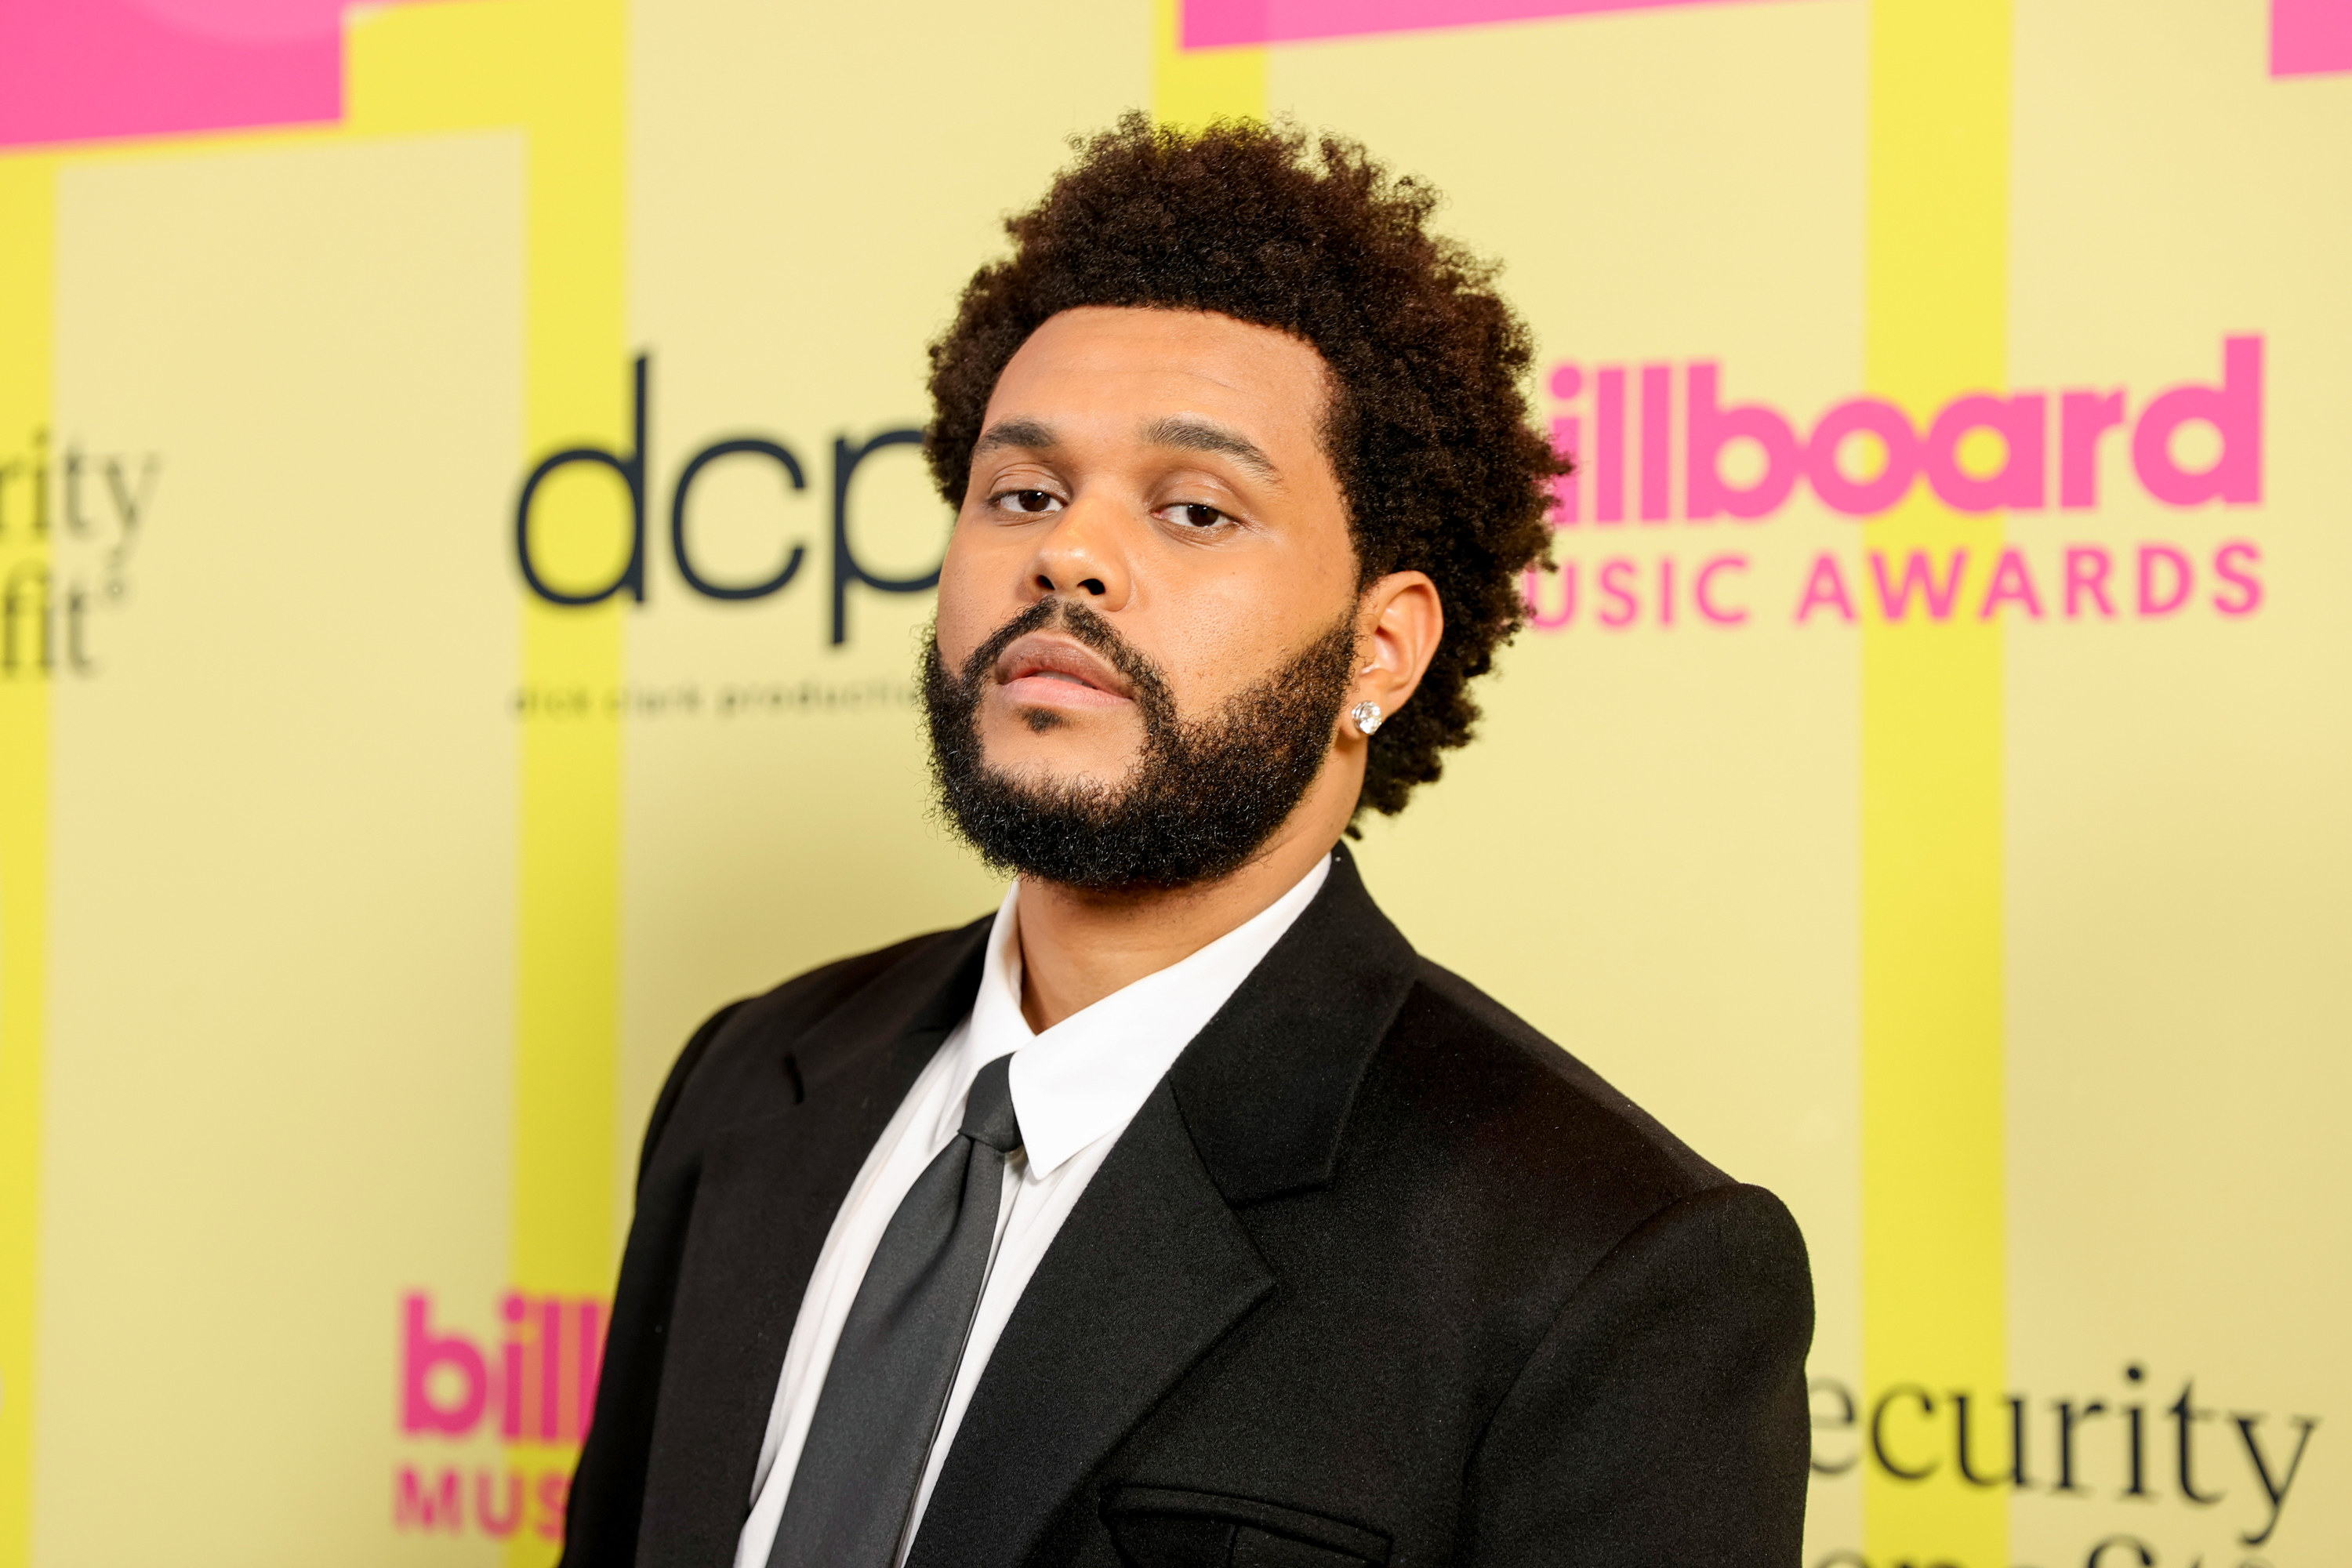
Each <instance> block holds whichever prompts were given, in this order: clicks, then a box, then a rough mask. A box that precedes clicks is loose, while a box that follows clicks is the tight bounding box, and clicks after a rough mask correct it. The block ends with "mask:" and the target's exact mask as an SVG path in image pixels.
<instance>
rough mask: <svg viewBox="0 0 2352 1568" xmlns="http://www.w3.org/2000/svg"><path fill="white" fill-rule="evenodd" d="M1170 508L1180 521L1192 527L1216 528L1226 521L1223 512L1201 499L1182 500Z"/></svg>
mask: <svg viewBox="0 0 2352 1568" xmlns="http://www.w3.org/2000/svg"><path fill="white" fill-rule="evenodd" d="M1168 510H1170V511H1171V512H1173V513H1174V514H1175V520H1176V521H1178V522H1181V523H1184V524H1186V525H1187V526H1188V527H1192V528H1214V527H1216V526H1217V524H1219V523H1221V522H1223V521H1226V519H1225V514H1224V513H1223V512H1221V511H1219V510H1217V509H1216V508H1215V507H1213V506H1208V505H1204V504H1203V503H1202V502H1200V501H1181V502H1179V503H1178V504H1177V505H1175V506H1172V507H1171V508H1169V509H1168Z"/></svg>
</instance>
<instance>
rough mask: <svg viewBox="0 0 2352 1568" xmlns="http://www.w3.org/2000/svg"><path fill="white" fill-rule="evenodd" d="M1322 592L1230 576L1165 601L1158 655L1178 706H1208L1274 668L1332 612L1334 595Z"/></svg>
mask: <svg viewBox="0 0 2352 1568" xmlns="http://www.w3.org/2000/svg"><path fill="white" fill-rule="evenodd" d="M1326 597H1327V595H1312V596H1310V595H1308V594H1307V593H1306V592H1304V591H1303V588H1302V586H1301V585H1299V584H1281V583H1278V582H1275V583H1270V582H1266V581H1264V580H1258V581H1255V582H1251V581H1246V580H1243V579H1240V578H1230V579H1224V580H1222V581H1218V582H1214V583H1211V584H1202V591H1200V592H1198V593H1196V594H1194V595H1188V602H1187V603H1185V604H1183V605H1171V612H1172V613H1171V620H1170V627H1169V636H1168V638H1167V641H1166V643H1165V645H1164V646H1165V647H1166V649H1167V652H1166V654H1165V656H1164V658H1165V668H1167V670H1168V678H1169V681H1170V683H1171V685H1172V686H1173V687H1174V689H1175V695H1176V701H1177V706H1178V707H1179V709H1180V710H1181V711H1184V712H1186V713H1199V712H1202V711H1205V710H1211V709H1213V708H1216V707H1218V706H1220V705H1222V704H1223V703H1224V702H1226V701H1228V700H1231V699H1233V698H1234V697H1236V696H1238V695H1239V694H1240V693H1242V692H1243V691H1245V690H1247V689H1249V688H1250V687H1252V686H1254V685H1255V684H1256V683H1257V682H1258V681H1260V680H1262V679H1265V677H1266V676H1267V675H1268V674H1270V673H1271V672H1273V671H1274V670H1276V669H1277V668H1280V667H1281V666H1282V665H1283V664H1284V663H1286V661H1287V660H1288V659H1289V658H1291V657H1292V656H1293V655H1294V654H1296V653H1297V651H1298V650H1299V649H1300V648H1302V647H1306V646H1307V644H1308V643H1309V642H1311V641H1312V640H1314V639H1315V638H1316V637H1320V636H1321V635H1322V634H1323V633H1324V632H1325V631H1326V630H1327V629H1328V627H1329V626H1330V624H1331V622H1332V621H1333V620H1334V619H1335V618H1337V616H1339V613H1340V610H1341V608H1342V606H1341V605H1339V603H1338V599H1337V595H1328V597H1330V598H1331V600H1332V602H1331V603H1329V604H1326V603H1325V602H1324V600H1325V598H1326Z"/></svg>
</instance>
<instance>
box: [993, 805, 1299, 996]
mask: <svg viewBox="0 0 2352 1568" xmlns="http://www.w3.org/2000/svg"><path fill="white" fill-rule="evenodd" d="M1301 815H1304V814H1299V815H1294V816H1293V817H1292V818H1291V820H1290V821H1288V822H1286V823H1285V824H1284V825H1283V828H1282V830H1281V831H1280V832H1278V833H1276V836H1275V837H1274V839H1273V840H1272V841H1271V842H1270V843H1268V844H1267V846H1266V847H1265V849H1263V850H1261V851H1260V852H1259V853H1258V854H1257V856H1256V857H1255V858H1253V859H1252V860H1251V861H1250V862H1249V864H1247V865H1245V866H1244V867H1243V868H1241V869H1239V870H1238V871H1234V872H1233V873H1232V874H1230V875H1228V876H1225V877H1223V878H1220V879H1218V880H1216V881H1214V882H1208V883H1203V884H1202V885H1201V886H1199V887H1192V888H1176V889H1168V890H1166V891H1158V892H1141V893H1097V892H1087V891H1085V890H1083V889H1076V888H1066V887H1064V886H1062V885H1061V884H1059V883H1055V882H1044V881H1039V880H1038V879H1035V878H1030V877H1024V878H1023V879H1022V881H1021V900H1020V910H1021V916H1020V919H1021V928H1020V934H1021V1013H1022V1016H1024V1017H1025V1018H1026V1019H1028V1021H1029V1026H1030V1027H1031V1028H1033V1029H1035V1030H1037V1031H1039V1032H1040V1033H1043V1032H1044V1031H1045V1030H1047V1029H1050V1028H1052V1027H1053V1026H1055V1025H1056V1024H1058V1023H1060V1022H1061V1021H1062V1020H1063V1019H1065V1018H1066V1017H1068V1016H1070V1015H1072V1014H1073V1013H1077V1012H1080V1011H1083V1010H1084V1009H1086V1008H1087V1007H1091V1006H1093V1005H1095V1004H1096V1003H1097V1002H1099V1001H1101V1000H1102V999H1103V998H1104V997H1106V996H1108V995H1109V994H1111V993H1112V992H1114V991H1119V990H1123V989H1125V988H1126V987H1127V986H1129V985H1132V984H1135V982H1137V981H1139V980H1140V979H1142V978H1143V977H1144V976H1145V975H1147V974H1156V973H1159V972H1160V970H1163V969H1165V968H1167V967H1168V966H1169V965H1170V964H1172V963H1182V962H1183V961H1184V960H1185V959H1187V958H1190V957H1191V956H1192V954H1194V953H1196V952H1200V951H1201V949H1202V948H1204V947H1206V946H1208V945H1209V944H1210V943H1211V942H1214V941H1216V940H1217V939H1218V938H1219V937H1221V936H1223V935H1224V934H1225V933H1226V932H1227V931H1234V930H1236V929H1238V928H1239V927H1241V926H1243V925H1245V924H1247V923H1248V922H1249V921H1250V920H1251V919H1252V918H1253V917H1255V916H1256V915H1258V914H1260V913H1262V912H1263V911H1264V910H1266V909H1267V908H1268V907H1270V906H1271V905H1272V904H1273V903H1274V901H1275V900H1276V899H1279V898H1281V897H1282V895H1283V894H1285V893H1286V892H1288V891H1290V889H1293V888H1295V887H1297V885H1298V879H1300V878H1302V877H1304V876H1306V875H1307V872H1309V871H1311V870H1313V869H1314V868H1315V863H1316V861H1317V860H1318V859H1320V858H1322V857H1323V856H1325V855H1328V854H1329V853H1330V852H1331V847H1332V845H1333V844H1335V843H1337V842H1338V841H1339V833H1338V831H1337V829H1332V830H1331V831H1329V832H1328V833H1327V832H1326V831H1324V827H1325V825H1324V824H1323V823H1321V822H1319V821H1315V822H1302V821H1301V820H1300V819H1299V818H1300V816H1301Z"/></svg>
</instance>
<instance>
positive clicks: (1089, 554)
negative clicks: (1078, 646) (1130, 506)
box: [1028, 496, 1135, 611]
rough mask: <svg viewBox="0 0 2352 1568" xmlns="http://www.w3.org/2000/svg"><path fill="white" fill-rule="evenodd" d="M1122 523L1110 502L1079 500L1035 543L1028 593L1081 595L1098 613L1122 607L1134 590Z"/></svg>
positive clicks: (1039, 595)
mask: <svg viewBox="0 0 2352 1568" xmlns="http://www.w3.org/2000/svg"><path fill="white" fill-rule="evenodd" d="M1124 521H1125V520H1124V519H1122V518H1121V517H1120V516H1118V512H1117V509H1116V508H1115V507H1114V506H1113V505H1112V504H1111V503H1110V502H1108V500H1102V499H1097V498H1093V497H1087V496H1080V497H1079V498H1078V499H1077V500H1074V501H1073V502H1071V504H1070V505H1069V507H1068V508H1067V509H1066V510H1064V511H1063V512H1062V514H1061V516H1060V517H1059V518H1057V519H1055V523H1054V526H1053V527H1052V528H1050V529H1048V530H1047V531H1045V534H1044V535H1043V536H1042V537H1040V538H1039V539H1038V541H1037V549H1036V553H1035V554H1034V555H1033V556H1031V557H1030V561H1029V573H1030V578H1029V584H1028V587H1029V590H1030V592H1031V593H1032V594H1033V595H1035V597H1037V598H1041V599H1042V598H1045V596H1047V595H1052V594H1068V595H1076V596H1078V597H1080V599H1081V601H1082V602H1083V603H1085V604H1086V605H1088V606H1089V607H1091V608H1093V609H1097V610H1105V611H1116V610H1119V609H1124V608H1125V607H1126V605H1127V602H1128V599H1129V596H1130V595H1132V594H1133V592H1134V584H1135V574H1134V568H1133V563H1132V562H1131V561H1130V560H1129V555H1128V549H1127V541H1126V537H1125V535H1126V529H1125V527H1124Z"/></svg>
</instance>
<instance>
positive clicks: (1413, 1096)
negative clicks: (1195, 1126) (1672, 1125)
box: [1350, 960, 1734, 1289]
mask: <svg viewBox="0 0 2352 1568" xmlns="http://www.w3.org/2000/svg"><path fill="white" fill-rule="evenodd" d="M1359 1115H1360V1118H1361V1121H1360V1132H1361V1134H1362V1141H1361V1142H1360V1143H1359V1148H1360V1151H1361V1152H1362V1153H1363V1154H1364V1155H1365V1156H1367V1157H1370V1158H1371V1159H1373V1160H1375V1161H1378V1162H1380V1163H1383V1164H1387V1165H1390V1166H1391V1167H1401V1168H1404V1169H1411V1170H1415V1171H1418V1172H1421V1173H1423V1174H1422V1175H1420V1176H1419V1177H1417V1178H1415V1179H1414V1180H1413V1182H1412V1186H1413V1187H1414V1189H1415V1190H1416V1194H1417V1195H1416V1196H1415V1198H1414V1199H1412V1200H1411V1201H1412V1203H1413V1205H1414V1206H1422V1205H1428V1206H1429V1207H1430V1208H1431V1210H1432V1212H1433V1213H1434V1212H1444V1213H1450V1214H1454V1215H1475V1216H1477V1217H1476V1218H1475V1219H1474V1220H1471V1221H1470V1223H1469V1226H1468V1228H1469V1229H1470V1230H1475V1231H1478V1232H1481V1233H1488V1232H1491V1234H1490V1235H1488V1236H1487V1237H1486V1239H1487V1241H1488V1243H1490V1244H1491V1245H1492V1246H1493V1247H1495V1248H1496V1249H1497V1250H1499V1251H1502V1252H1511V1251H1515V1250H1517V1249H1519V1248H1522V1247H1525V1248H1528V1249H1531V1250H1532V1251H1534V1252H1537V1253H1540V1254H1543V1255H1545V1256H1548V1257H1549V1258H1551V1259H1553V1266H1554V1267H1557V1268H1561V1269H1563V1270H1565V1273H1564V1275H1563V1276H1562V1277H1561V1278H1559V1279H1555V1280H1554V1282H1553V1288H1555V1289H1556V1288H1558V1287H1559V1286H1561V1285H1564V1284H1566V1283H1568V1282H1569V1281H1570V1280H1572V1279H1575V1278H1577V1277H1579V1276H1580V1275H1581V1274H1582V1273H1583V1271H1584V1270H1585V1269H1587V1268H1590V1267H1591V1266H1592V1265H1593V1264H1595V1263H1597V1262H1598V1261H1599V1259H1600V1258H1602V1257H1604V1256H1606V1255H1607V1254H1608V1252H1609V1251H1610V1250H1611V1249H1612V1247H1615V1246H1616V1245H1617V1243H1618V1242H1619V1241H1620V1240H1622V1238H1623V1237H1626V1236H1627V1235H1629V1234H1631V1233H1632V1232H1633V1230H1635V1229H1636V1228H1638V1227H1639V1226H1642V1225H1643V1223H1644V1222H1645V1221H1647V1220H1649V1219H1650V1218H1651V1217H1652V1216H1653V1215H1657V1214H1660V1213H1661V1212H1662V1211H1664V1210H1666V1209H1669V1208H1672V1207H1674V1206H1675V1205H1677V1204H1680V1203H1682V1202H1683V1201H1685V1200H1686V1199H1688V1198H1691V1197H1693V1196H1695V1195H1696V1194H1701V1193H1706V1192H1712V1191H1714V1190H1717V1189H1718V1188H1723V1187H1728V1186H1731V1185H1733V1184H1734V1183H1733V1181H1732V1178H1730V1177H1729V1176H1727V1175H1726V1174H1725V1173H1723V1172H1722V1171H1720V1170H1718V1169H1717V1168H1716V1167H1715V1166H1714V1165H1713V1164H1711V1163H1708V1162H1707V1161H1706V1160H1705V1159H1703V1158H1701V1157H1700V1156H1699V1155H1698V1154H1697V1153H1696V1152H1694V1151H1693V1150H1692V1149H1691V1147H1690V1146H1689V1145H1688V1144H1686V1143H1685V1142H1683V1141H1682V1140H1681V1139H1679V1138H1677V1137H1675V1135H1674V1134H1673V1133H1672V1132H1670V1131H1667V1130H1666V1129H1665V1128H1664V1126H1662V1125H1660V1123H1659V1122H1658V1121H1657V1119H1656V1118H1654V1117H1653V1116H1651V1115H1650V1114H1649V1113H1648V1112H1647V1111H1645V1110H1643V1109H1642V1108H1641V1107H1640V1106H1638V1105H1636V1104H1634V1103H1633V1100H1630V1099H1628V1098H1627V1097H1626V1096H1625V1095H1624V1094H1622V1092H1620V1091H1619V1090H1618V1089H1616V1088H1615V1087H1614V1086H1613V1085H1612V1084H1611V1083H1609V1081H1608V1080H1607V1079H1603V1078H1602V1077H1601V1075H1600V1074H1599V1073H1597V1072H1595V1071H1593V1070H1592V1069H1591V1068H1590V1067H1588V1066H1586V1065H1585V1064H1584V1063H1583V1062H1580V1061H1579V1060H1578V1059H1577V1058H1574V1057H1573V1056H1570V1054H1569V1053H1568V1052H1567V1051H1565V1050H1563V1049H1562V1048H1560V1047H1559V1046H1558V1045H1556V1044H1554V1043H1553V1042H1552V1041H1550V1040H1549V1039H1548V1038H1546V1037H1544V1036H1543V1035H1542V1034H1541V1033H1540V1032H1538V1030H1537V1029H1536V1028H1535V1027H1534V1026H1531V1025H1529V1024H1528V1022H1527V1021H1526V1020H1524V1019H1522V1018H1520V1017H1518V1016H1517V1015H1515V1014H1513V1013H1512V1012H1511V1011H1510V1010H1509V1009H1508V1008H1507V1007H1505V1006H1503V1005H1501V1004H1500V1003H1498V1002H1496V1001H1495V999H1494V998H1492V997H1490V996H1488V995H1486V994H1485V993H1484V992H1482V991H1480V990H1479V989H1478V988H1477V987H1476V986H1475V985H1472V984H1470V983H1469V982H1468V981H1466V980H1464V979H1463V978H1462V977H1461V976H1460V975H1457V974H1454V973H1451V972H1449V971H1447V970H1445V969H1444V968H1443V967H1441V966H1439V965H1437V964H1434V963H1429V962H1427V961H1426V960H1423V961H1419V963H1418V966H1417V973H1416V975H1415V978H1414V984H1413V986H1412V990H1411V992H1410V993H1409V994H1407V995H1406V997H1405V1001H1404V1005H1402V1007H1401V1008H1400V1009H1399V1011H1398V1014H1397V1016H1396V1020H1395V1022H1394V1024H1393V1025H1392V1026H1391V1028H1390V1030H1389V1034H1388V1037H1387V1038H1386V1040H1385V1041H1384V1042H1383V1045H1382V1049H1381V1054H1380V1058H1379V1060H1378V1062H1377V1064H1376V1065H1375V1067H1374V1068H1373V1070H1372V1072H1371V1074H1370V1076H1369V1077H1368V1079H1367V1080H1366V1083H1365V1092H1364V1100H1363V1102H1362V1103H1361V1105H1360V1110H1359ZM1350 1141H1351V1142H1356V1141H1357V1140H1356V1139H1355V1138H1353V1137H1351V1140H1350ZM1463 1239H1464V1240H1465V1243H1466V1242H1468V1241H1469V1240H1470V1239H1471V1238H1470V1237H1468V1236H1466V1235H1465V1237H1464V1238H1463Z"/></svg>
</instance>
